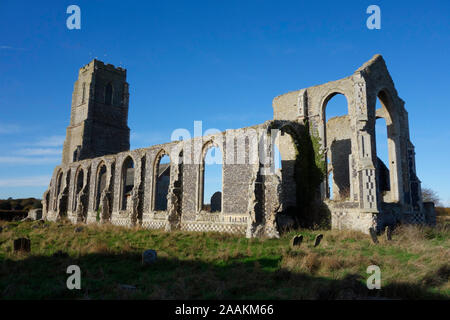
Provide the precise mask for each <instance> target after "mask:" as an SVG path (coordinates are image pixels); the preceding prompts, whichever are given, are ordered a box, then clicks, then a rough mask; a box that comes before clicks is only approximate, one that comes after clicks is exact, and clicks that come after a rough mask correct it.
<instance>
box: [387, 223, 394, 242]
mask: <svg viewBox="0 0 450 320" xmlns="http://www.w3.org/2000/svg"><path fill="white" fill-rule="evenodd" d="M393 229H394V228H393V227H392V226H387V227H386V240H388V241H391V240H392V231H393Z"/></svg>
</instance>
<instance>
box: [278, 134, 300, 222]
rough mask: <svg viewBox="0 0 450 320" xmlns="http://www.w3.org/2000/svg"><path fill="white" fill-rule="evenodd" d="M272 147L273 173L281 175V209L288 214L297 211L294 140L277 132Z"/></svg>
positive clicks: (296, 151)
mask: <svg viewBox="0 0 450 320" xmlns="http://www.w3.org/2000/svg"><path fill="white" fill-rule="evenodd" d="M274 142H275V143H274V145H273V159H272V161H273V164H274V169H275V173H280V174H281V186H282V199H283V207H284V208H285V210H286V212H288V213H289V214H293V215H295V212H296V211H297V210H296V208H297V181H296V173H295V170H296V166H297V157H298V156H299V154H298V150H297V146H296V144H295V141H294V138H293V137H292V136H291V135H290V134H289V133H287V132H284V131H281V130H280V131H278V134H277V136H276V137H275V140H274Z"/></svg>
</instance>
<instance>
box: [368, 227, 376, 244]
mask: <svg viewBox="0 0 450 320" xmlns="http://www.w3.org/2000/svg"><path fill="white" fill-rule="evenodd" d="M369 234H370V237H371V238H372V241H373V243H375V244H377V243H378V238H377V232H376V231H375V229H374V228H370V229H369Z"/></svg>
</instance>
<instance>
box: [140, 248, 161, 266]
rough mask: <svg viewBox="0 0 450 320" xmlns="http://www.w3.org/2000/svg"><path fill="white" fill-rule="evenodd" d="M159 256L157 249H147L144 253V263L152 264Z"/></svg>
mask: <svg viewBox="0 0 450 320" xmlns="http://www.w3.org/2000/svg"><path fill="white" fill-rule="evenodd" d="M156 259H157V256H156V251H155V250H151V249H150V250H145V251H144V252H143V253H142V264H143V265H150V264H153V263H155V262H156Z"/></svg>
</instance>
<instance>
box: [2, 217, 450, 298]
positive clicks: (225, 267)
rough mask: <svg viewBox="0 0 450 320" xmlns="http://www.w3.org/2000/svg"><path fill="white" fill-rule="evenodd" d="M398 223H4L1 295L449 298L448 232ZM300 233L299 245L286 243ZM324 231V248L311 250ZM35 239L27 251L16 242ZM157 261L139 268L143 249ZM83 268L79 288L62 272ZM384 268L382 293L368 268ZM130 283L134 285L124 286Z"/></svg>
mask: <svg viewBox="0 0 450 320" xmlns="http://www.w3.org/2000/svg"><path fill="white" fill-rule="evenodd" d="M441 222H442V223H441V225H440V226H439V227H438V228H435V229H431V228H418V227H402V228H401V229H398V230H397V231H396V232H395V233H394V236H393V240H392V241H387V240H385V239H384V237H383V236H380V243H379V244H377V245H375V244H373V243H372V242H371V241H370V238H369V237H368V236H367V235H365V234H362V233H359V232H352V231H344V232H339V231H329V230H327V231H325V230H322V231H312V230H298V231H296V232H290V233H287V234H285V235H283V236H282V237H281V238H280V239H245V238H242V237H237V236H233V235H226V234H218V233H188V232H172V233H165V232H162V231H149V230H143V229H126V228H121V227H114V226H110V225H102V226H83V228H82V230H81V231H80V232H76V231H75V229H76V228H77V226H75V225H71V224H68V223H50V222H45V223H40V222H10V223H6V222H0V226H2V227H3V231H2V232H0V297H1V298H2V299H54V298H57V299H380V298H381V299H386V298H387V299H449V298H450V279H449V277H450V237H449V235H450V228H449V223H448V221H447V220H446V221H441ZM297 233H301V234H303V235H304V236H305V240H304V242H303V244H302V245H301V246H300V247H298V248H297V247H296V248H292V247H290V240H291V238H292V237H293V236H294V235H295V234H297ZM319 233H322V234H323V235H324V238H323V240H322V242H321V244H320V245H319V246H318V247H317V248H314V247H313V243H314V238H315V236H316V235H317V234H319ZM18 237H29V238H30V239H31V253H29V254H15V253H14V252H13V239H15V238H18ZM145 249H155V250H156V251H157V252H158V261H157V262H156V263H155V264H153V265H151V266H142V264H141V253H142V251H143V250H145ZM72 264H76V265H78V266H80V268H81V273H82V274H81V279H82V280H81V290H68V289H67V287H66V280H67V277H68V276H69V275H68V274H67V273H66V269H67V267H68V266H69V265H72ZM369 265H378V266H379V267H380V268H381V272H382V273H381V279H382V280H381V285H382V287H381V290H368V289H367V286H366V279H367V277H368V276H369V275H368V274H367V273H366V269H367V267H368V266H369ZM124 285H128V286H133V287H128V286H124Z"/></svg>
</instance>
